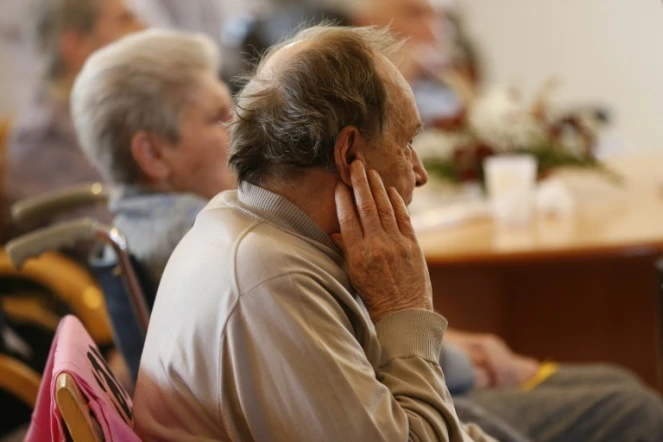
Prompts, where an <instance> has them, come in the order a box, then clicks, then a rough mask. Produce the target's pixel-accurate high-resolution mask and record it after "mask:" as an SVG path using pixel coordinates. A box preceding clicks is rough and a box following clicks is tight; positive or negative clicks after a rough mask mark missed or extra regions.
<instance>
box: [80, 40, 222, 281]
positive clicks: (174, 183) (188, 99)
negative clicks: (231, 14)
mask: <svg viewBox="0 0 663 442" xmlns="http://www.w3.org/2000/svg"><path fill="white" fill-rule="evenodd" d="M219 64H220V63H219V53H218V49H217V47H216V45H215V44H214V42H213V41H212V40H211V39H209V38H208V37H203V36H201V35H190V34H183V33H180V32H176V31H165V30H164V31H158V30H152V31H144V32H141V33H139V34H136V35H134V36H131V37H127V38H125V39H122V40H121V41H119V42H117V43H114V44H112V45H110V46H108V47H107V48H104V49H102V50H100V51H99V52H97V53H95V54H94V55H93V56H92V57H90V59H89V60H88V62H87V63H86V64H85V67H84V68H83V70H82V72H81V73H80V75H79V76H78V78H77V80H76V83H75V85H74V88H73V92H72V98H71V105H72V115H73V119H74V124H75V127H76V131H77V133H78V138H79V141H80V145H81V147H82V149H83V151H84V152H85V153H86V154H87V156H88V157H89V158H90V159H91V160H92V162H93V163H94V164H95V165H96V166H97V168H98V170H99V171H100V172H101V174H102V176H103V178H104V179H106V180H108V181H110V182H111V183H112V184H113V185H114V186H115V187H116V188H117V194H116V195H115V197H114V198H113V200H112V201H111V204H110V209H111V211H112V213H113V215H114V221H113V222H114V225H115V226H116V227H117V228H118V229H119V230H120V231H121V232H122V233H123V234H124V235H125V236H126V237H127V240H128V243H129V247H130V250H131V253H132V254H133V255H134V256H135V257H136V258H137V259H138V261H139V262H140V263H141V264H142V265H143V266H144V267H145V268H146V270H147V271H148V273H149V275H150V277H151V278H152V282H153V283H154V284H155V287H156V285H157V284H158V282H159V280H160V279H161V274H162V273H163V269H164V267H165V265H166V261H167V260H168V258H169V257H170V254H171V253H172V251H173V249H174V248H175V246H176V245H177V243H178V242H179V240H180V239H181V238H182V237H183V236H184V234H185V233H186V232H187V231H188V230H189V229H190V228H191V226H192V225H193V222H194V220H195V217H196V215H198V212H200V210H202V209H203V208H204V207H205V205H206V204H207V202H208V200H209V199H211V198H212V197H214V196H215V195H216V194H217V193H219V192H221V191H223V190H226V189H229V188H231V187H232V186H233V185H234V177H233V175H232V173H230V172H229V170H228V166H227V155H228V148H229V134H228V128H227V127H226V123H228V122H229V121H230V120H231V117H232V101H231V97H230V93H229V92H228V88H227V87H226V86H225V85H224V84H223V83H221V82H220V81H219V79H218V77H217V75H216V73H217V70H218V68H219Z"/></svg>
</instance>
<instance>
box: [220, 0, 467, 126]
mask: <svg viewBox="0 0 663 442" xmlns="http://www.w3.org/2000/svg"><path fill="white" fill-rule="evenodd" d="M295 3H296V4H295ZM437 3H439V0H438V2H436V4H433V3H431V1H430V0H356V1H352V0H299V1H297V2H292V1H291V2H286V6H284V7H281V8H278V9H277V10H276V11H274V13H272V14H269V15H263V16H262V17H257V18H256V20H255V21H254V22H253V23H251V24H250V25H249V26H247V27H246V32H245V34H244V36H243V38H240V39H238V40H240V41H241V43H238V44H237V46H236V47H235V48H234V51H232V50H231V49H230V48H228V54H229V58H231V59H232V56H233V55H235V56H236V57H237V56H238V54H239V56H240V57H241V58H242V61H241V62H239V63H235V64H236V67H235V66H233V67H234V69H232V72H231V73H230V74H228V75H227V78H228V80H229V83H230V84H231V86H233V87H234V88H236V89H235V90H238V89H239V87H240V86H241V81H242V80H241V79H239V80H237V79H236V78H234V77H236V75H237V74H238V73H239V74H244V73H246V71H247V70H248V69H249V67H250V65H251V62H252V61H254V59H257V58H259V56H260V55H261V54H262V53H263V52H264V51H265V50H266V49H267V48H268V47H270V46H272V45H274V44H276V43H278V42H280V41H282V40H283V39H284V38H286V37H287V36H288V35H290V34H291V33H292V32H293V30H294V29H298V28H301V27H302V26H304V27H305V26H307V25H311V24H314V23H319V22H321V21H323V20H326V21H331V22H332V23H334V24H337V25H341V26H346V25H354V26H379V27H389V29H390V30H391V31H392V32H393V33H394V34H396V35H397V36H398V37H400V38H403V39H406V41H405V43H404V45H403V47H402V49H401V50H400V51H399V54H397V55H396V56H395V61H396V63H397V66H398V68H399V70H400V71H401V73H402V74H403V76H404V77H405V78H406V79H407V80H408V82H409V83H410V85H411V87H412V89H413V92H414V94H415V100H416V102H417V107H418V108H419V112H420V114H421V117H422V120H423V121H424V123H425V124H434V123H436V122H437V121H438V120H443V121H446V120H447V119H451V118H454V117H456V116H457V115H458V113H459V112H460V111H461V110H462V98H463V97H460V96H459V94H458V92H457V91H456V84H457V83H458V82H463V83H464V81H463V78H464V76H465V75H466V71H467V67H466V66H457V65H456V62H455V59H456V56H455V52H456V50H455V49H454V44H455V41H454V31H455V29H456V27H457V26H452V25H451V21H450V20H449V16H448V15H447V13H446V11H445V9H444V8H443V6H445V4H441V5H440V4H437ZM470 71H471V72H473V70H471V69H470ZM459 77H460V79H459ZM450 78H453V80H454V81H453V85H452V86H453V87H451V86H450V85H449V84H447V80H448V79H450Z"/></svg>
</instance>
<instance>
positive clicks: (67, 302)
mask: <svg viewBox="0 0 663 442" xmlns="http://www.w3.org/2000/svg"><path fill="white" fill-rule="evenodd" d="M108 198H109V192H108V190H107V189H105V188H104V187H103V186H102V185H100V184H90V185H84V186H74V187H71V188H65V189H61V190H57V191H53V192H49V193H47V194H43V195H39V196H37V197H34V198H30V199H27V200H23V201H20V202H18V203H16V204H14V206H12V210H11V214H12V220H13V221H14V222H15V223H16V224H18V225H21V226H35V225H39V224H43V223H44V221H46V220H47V219H50V218H52V217H55V216H58V215H62V214H66V213H68V212H71V211H74V210H77V209H79V208H82V207H84V206H89V205H91V204H99V203H106V202H107V200H108ZM79 244H88V245H89V244H96V245H103V249H102V251H103V253H92V254H91V256H90V257H89V260H88V261H87V262H80V261H76V260H75V259H74V258H72V257H69V256H67V255H66V254H64V253H61V252H59V251H61V250H65V249H71V248H72V247H74V246H77V245H79ZM0 281H4V282H5V284H4V285H6V286H7V287H5V288H4V290H3V293H2V294H0V314H2V312H5V314H6V317H7V320H8V321H10V322H12V323H17V322H18V323H20V324H24V323H28V324H31V325H33V326H35V327H37V328H39V329H40V330H45V331H46V333H49V332H50V333H51V338H52V333H54V331H55V327H56V326H57V323H58V322H59V319H60V317H62V316H64V315H65V314H67V313H73V314H74V315H75V316H77V317H78V318H79V319H80V320H81V322H82V323H83V325H84V327H85V328H86V329H87V330H88V332H89V333H90V335H91V337H92V338H93V340H94V342H95V343H96V344H97V345H98V346H99V347H100V348H101V349H109V348H111V347H112V346H113V345H114V346H115V347H116V348H117V349H118V350H119V351H120V353H121V355H122V356H123V358H124V360H125V362H126V364H127V367H128V369H129V373H130V376H131V378H132V381H133V382H135V380H136V377H137V374H138V364H139V362H140V355H141V353H142V348H143V343H144V339H145V333H146V330H147V323H148V318H149V311H150V308H151V305H152V303H153V299H154V294H155V293H156V291H155V290H154V289H153V288H152V287H151V283H150V282H149V278H148V277H147V274H146V272H144V271H143V269H142V268H141V266H140V264H139V263H138V262H137V261H136V260H135V259H134V258H133V257H132V256H131V255H130V254H129V251H128V249H127V243H126V240H125V238H124V236H123V235H122V234H121V233H120V232H119V231H118V230H117V229H115V228H114V227H112V226H108V225H105V224H103V223H100V222H97V221H95V220H92V219H89V218H81V219H75V220H72V221H64V222H59V223H57V224H54V225H48V226H45V227H40V228H37V229H36V230H32V231H29V232H28V233H26V234H23V235H21V236H19V237H16V238H14V239H12V240H11V241H9V242H8V243H7V244H6V246H5V249H4V250H3V251H0ZM0 285H2V283H1V282H0ZM146 293H147V294H148V296H147V297H146ZM19 334H21V333H19ZM48 347H50V340H47V342H46V348H45V349H41V350H42V351H40V352H39V353H40V354H41V355H42V357H40V358H39V360H38V361H35V362H34V363H33V364H26V363H25V362H24V361H22V360H20V358H16V357H10V356H5V353H4V352H1V351H0V353H2V355H3V357H4V359H3V358H0V377H3V378H5V379H15V378H10V377H5V376H2V375H3V374H4V373H5V372H6V370H11V372H12V373H14V372H19V373H20V374H21V376H22V378H24V379H26V380H30V382H27V381H24V382H15V383H12V385H19V386H22V388H20V389H19V390H18V391H17V390H16V389H11V388H10V386H7V385H5V384H6V383H3V382H2V381H1V380H0V394H9V395H11V396H13V397H14V398H19V401H20V402H21V404H22V406H28V407H31V406H33V405H34V399H35V397H36V393H35V391H36V390H35V387H38V379H39V375H37V373H41V371H42V370H43V368H44V364H45V356H46V355H47V354H48ZM0 350H1V349H0ZM7 359H10V360H7ZM17 364H19V365H20V367H19V366H18V365H17ZM35 380H37V383H36V385H35ZM0 434H2V431H0Z"/></svg>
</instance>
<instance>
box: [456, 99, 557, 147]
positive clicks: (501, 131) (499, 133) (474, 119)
mask: <svg viewBox="0 0 663 442" xmlns="http://www.w3.org/2000/svg"><path fill="white" fill-rule="evenodd" d="M468 123H469V127H470V128H471V130H472V131H473V132H474V133H475V135H476V136H477V137H478V139H479V140H480V141H482V142H484V143H486V144H489V145H491V146H493V147H495V148H497V149H500V150H510V149H513V148H516V147H529V146H530V145H531V144H532V143H535V142H536V141H537V140H539V139H541V138H543V137H545V128H544V127H543V125H542V124H541V123H540V122H539V121H538V120H537V119H536V118H535V117H534V115H532V112H531V110H530V108H529V107H528V106H527V105H526V104H525V103H523V102H522V100H519V99H518V97H517V96H516V94H515V93H510V92H509V91H508V90H507V89H502V88H493V89H491V90H490V91H489V92H488V93H486V94H483V95H480V96H479V97H478V98H477V100H476V101H475V102H474V103H473V105H472V107H471V109H470V112H469V119H468Z"/></svg>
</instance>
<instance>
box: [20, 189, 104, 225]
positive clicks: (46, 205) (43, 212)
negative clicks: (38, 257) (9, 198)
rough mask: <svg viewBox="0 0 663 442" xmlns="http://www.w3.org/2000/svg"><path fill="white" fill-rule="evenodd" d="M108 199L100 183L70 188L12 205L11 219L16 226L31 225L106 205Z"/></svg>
mask: <svg viewBox="0 0 663 442" xmlns="http://www.w3.org/2000/svg"><path fill="white" fill-rule="evenodd" d="M108 198H109V191H108V189H106V188H105V187H104V186H103V185H102V184H100V183H93V184H82V185H77V186H71V187H66V188H63V189H57V190H53V191H51V192H46V193H43V194H41V195H37V196H35V197H32V198H26V199H23V200H21V201H18V202H16V203H14V204H13V205H12V207H11V217H12V220H13V221H14V222H15V223H16V224H18V225H31V224H35V223H40V222H44V221H47V220H49V219H51V218H53V216H55V215H58V214H61V213H63V212H67V211H69V210H74V209H78V208H80V207H84V206H89V205H91V204H98V203H106V202H107V201H108Z"/></svg>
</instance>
